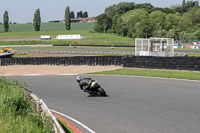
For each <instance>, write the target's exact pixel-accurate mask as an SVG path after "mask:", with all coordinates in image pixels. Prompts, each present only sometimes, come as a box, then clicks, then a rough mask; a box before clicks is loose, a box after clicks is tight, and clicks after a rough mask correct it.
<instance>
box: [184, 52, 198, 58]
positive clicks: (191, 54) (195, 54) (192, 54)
mask: <svg viewBox="0 0 200 133" xmlns="http://www.w3.org/2000/svg"><path fill="white" fill-rule="evenodd" d="M186 54H187V56H194V57H199V56H200V53H188V52H187V53H186Z"/></svg>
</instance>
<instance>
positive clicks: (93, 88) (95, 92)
mask: <svg viewBox="0 0 200 133" xmlns="http://www.w3.org/2000/svg"><path fill="white" fill-rule="evenodd" d="M85 92H87V93H88V94H90V96H107V95H106V92H105V90H104V89H103V88H101V86H100V85H99V84H98V83H97V81H96V80H95V81H92V83H91V85H90V89H89V90H85Z"/></svg>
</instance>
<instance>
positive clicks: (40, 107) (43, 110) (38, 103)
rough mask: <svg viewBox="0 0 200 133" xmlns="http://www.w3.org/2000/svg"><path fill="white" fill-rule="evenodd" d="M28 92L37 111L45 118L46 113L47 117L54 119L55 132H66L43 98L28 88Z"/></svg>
mask: <svg viewBox="0 0 200 133" xmlns="http://www.w3.org/2000/svg"><path fill="white" fill-rule="evenodd" d="M26 94H27V97H30V100H31V101H32V102H33V103H34V105H35V107H36V111H37V112H39V113H40V114H41V115H42V117H44V118H45V115H46V117H48V118H50V119H51V120H52V121H53V130H54V132H55V133H65V131H64V130H63V128H62V127H61V125H60V123H59V122H58V121H57V119H56V117H55V116H54V115H53V114H52V113H51V111H50V110H49V108H48V107H47V105H46V104H45V102H44V101H43V100H42V99H40V98H38V97H37V96H36V95H35V94H33V93H32V92H30V91H28V90H27V89H26Z"/></svg>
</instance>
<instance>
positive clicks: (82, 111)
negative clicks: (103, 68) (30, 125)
mask: <svg viewBox="0 0 200 133" xmlns="http://www.w3.org/2000/svg"><path fill="white" fill-rule="evenodd" d="M85 76H86V75H85ZM87 77H89V76H87ZM90 77H92V78H94V79H97V80H98V82H99V83H100V84H101V85H102V87H103V88H104V89H105V90H106V92H107V93H108V95H109V97H87V94H86V93H84V92H82V91H81V90H80V89H79V86H78V84H77V83H76V81H75V78H76V76H32V77H17V78H18V79H19V80H21V81H26V82H27V84H29V88H30V89H32V90H33V91H34V92H35V93H36V94H37V95H38V96H39V97H40V98H42V99H43V100H44V101H45V102H46V103H47V105H48V107H49V108H51V109H53V110H56V111H59V112H61V113H64V114H66V115H69V116H71V117H73V118H75V119H77V120H79V121H81V122H82V123H84V124H85V125H87V126H89V127H90V128H91V129H93V130H94V131H96V132H97V133H199V131H200V124H199V123H200V87H199V86H200V82H194V81H184V80H170V79H157V78H142V77H124V76H96V75H93V76H90Z"/></svg>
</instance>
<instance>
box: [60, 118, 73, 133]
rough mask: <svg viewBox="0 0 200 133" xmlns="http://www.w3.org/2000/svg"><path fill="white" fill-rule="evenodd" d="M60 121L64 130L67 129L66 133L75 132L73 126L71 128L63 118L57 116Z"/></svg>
mask: <svg viewBox="0 0 200 133" xmlns="http://www.w3.org/2000/svg"><path fill="white" fill-rule="evenodd" d="M57 120H58V122H59V123H60V125H61V126H62V128H63V130H64V131H65V133H75V132H74V131H73V130H72V129H71V128H69V127H68V126H67V124H66V123H64V122H63V121H62V120H61V119H59V118H57Z"/></svg>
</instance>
